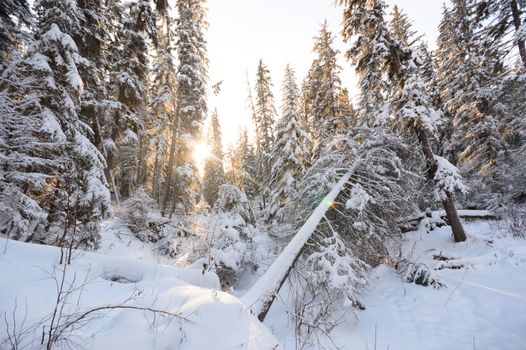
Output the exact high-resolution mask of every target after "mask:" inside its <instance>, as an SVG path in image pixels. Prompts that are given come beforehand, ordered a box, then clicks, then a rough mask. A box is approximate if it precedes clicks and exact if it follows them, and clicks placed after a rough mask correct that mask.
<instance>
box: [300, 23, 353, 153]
mask: <svg viewBox="0 0 526 350" xmlns="http://www.w3.org/2000/svg"><path fill="white" fill-rule="evenodd" d="M333 45H334V38H333V36H332V33H331V32H330V31H329V30H328V27H327V22H325V23H324V24H323V26H322V28H321V30H320V34H319V35H318V37H316V38H315V39H314V53H315V54H316V59H315V60H314V62H313V69H311V72H310V74H311V76H310V79H311V82H310V84H311V89H313V95H314V99H313V110H312V116H311V123H312V125H316V128H315V129H314V130H315V133H314V149H313V158H314V159H316V158H317V157H319V155H320V153H321V149H322V148H323V147H324V146H325V145H327V144H328V143H329V142H331V141H332V140H333V139H335V138H337V137H341V136H342V135H345V134H346V133H347V127H348V125H347V122H348V121H349V119H350V117H351V116H350V115H345V113H351V110H350V109H349V104H348V99H347V101H345V99H342V95H341V94H342V88H341V81H340V77H339V73H340V71H341V68H340V67H339V66H338V63H337V54H338V51H337V50H335V49H334V48H333V47H332V46H333ZM340 102H343V103H345V104H346V106H343V105H341V104H340Z"/></svg>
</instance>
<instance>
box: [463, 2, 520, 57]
mask: <svg viewBox="0 0 526 350" xmlns="http://www.w3.org/2000/svg"><path fill="white" fill-rule="evenodd" d="M473 6H474V7H475V12H476V16H477V19H478V21H480V22H483V21H487V22H489V23H488V24H486V25H485V28H484V29H483V34H484V35H487V36H489V37H490V38H491V39H492V40H494V41H497V42H500V43H501V47H502V50H504V51H512V50H511V48H512V47H513V46H516V47H517V51H518V54H519V57H520V59H521V61H522V63H523V65H524V67H526V44H525V43H526V18H525V14H526V3H525V2H524V1H521V0H518V1H517V0H493V1H488V0H477V1H475V3H474V4H473Z"/></svg>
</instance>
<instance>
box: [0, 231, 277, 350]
mask: <svg viewBox="0 0 526 350" xmlns="http://www.w3.org/2000/svg"><path fill="white" fill-rule="evenodd" d="M117 231H118V230H116V229H115V227H112V226H108V225H107V224H106V225H105V231H103V235H102V247H101V249H100V250H99V252H98V253H87V252H76V253H74V258H73V261H72V264H71V265H69V266H68V269H67V273H66V283H65V288H64V291H66V293H65V294H67V291H69V290H71V297H70V298H68V299H67V300H66V299H64V301H65V302H64V303H61V306H62V304H63V305H64V310H63V312H62V314H63V318H62V320H60V321H57V322H56V324H65V323H66V322H67V321H68V320H71V319H73V318H76V317H77V316H79V315H81V314H82V313H83V312H85V311H87V310H89V309H92V308H96V307H100V306H125V307H127V306H131V307H139V308H151V309H156V310H163V311H168V312H170V313H175V314H177V315H180V316H182V317H183V318H184V319H179V318H174V317H172V316H169V315H162V314H157V313H153V312H150V311H144V310H137V309H126V308H124V309H121V308H118V309H112V310H104V311H101V312H97V313H95V314H90V315H89V317H88V319H87V320H88V321H89V322H83V321H84V320H83V321H82V322H79V323H78V325H79V326H81V327H79V328H76V327H75V326H73V327H71V328H69V330H68V331H67V332H66V335H67V338H68V340H69V341H71V342H74V343H69V344H65V343H63V344H62V345H72V344H77V345H80V346H81V347H82V348H85V349H196V350H201V349H274V348H275V347H276V345H277V344H278V341H277V340H276V339H275V338H274V336H273V335H272V334H271V333H270V332H269V331H268V330H267V328H266V327H265V326H264V325H262V324H261V323H259V321H258V320H257V319H256V318H255V317H253V316H252V315H250V314H249V312H248V311H247V309H246V308H245V307H244V306H243V305H242V304H241V302H240V301H238V300H237V299H236V298H235V297H233V296H231V295H229V294H226V293H222V292H219V291H218V290H217V288H218V286H219V281H218V279H217V276H216V275H215V274H211V273H206V274H203V273H202V271H201V270H197V269H189V268H184V269H183V268H177V267H174V266H167V265H162V264H158V263H155V262H156V261H157V260H158V257H157V256H156V255H155V254H152V253H151V247H148V246H145V244H143V243H141V242H139V241H137V240H135V239H133V238H131V237H129V236H125V235H121V237H120V238H118V237H117V236H116V235H115V232H117ZM0 247H1V250H0V285H1V286H2V288H0V313H1V314H2V315H1V316H2V317H1V319H0V339H4V338H5V337H6V336H7V332H8V330H9V331H10V332H11V333H13V332H12V330H13V326H14V327H15V330H16V331H17V332H18V331H19V330H23V331H24V332H23V333H26V334H25V335H24V337H23V338H22V339H21V341H22V345H25V346H26V347H25V349H38V348H40V340H41V335H42V331H43V329H42V326H45V327H46V328H45V329H44V330H46V332H47V330H48V329H49V328H48V326H49V324H50V323H51V320H50V319H49V318H46V317H47V316H48V315H50V314H51V313H52V312H53V309H54V307H55V305H56V299H57V283H59V284H60V280H61V276H62V274H61V270H60V268H61V266H60V265H57V263H58V261H59V256H60V250H59V249H57V248H55V247H50V246H42V245H35V244H28V243H21V242H16V241H7V240H5V239H4V238H1V239H0ZM62 266H63V265H62ZM53 276H55V277H53ZM73 281H74V282H73ZM70 285H71V286H73V287H72V288H70V287H69V286H70ZM63 295H64V293H63ZM78 301H80V302H79V305H77V302H78ZM15 305H16V306H15ZM26 310H27V318H26V319H25V321H24V317H25V316H24V315H25V314H26ZM4 313H5V314H4ZM4 315H5V317H6V318H5V319H4ZM13 315H14V316H13ZM68 316H69V319H68V318H67V317H68ZM42 319H44V322H43V324H40V325H39V326H37V327H36V328H35V327H34V326H35V325H37V324H38V323H39V322H40V321H41V320H42ZM6 320H7V322H6ZM15 320H16V325H15ZM22 322H23V324H22ZM8 327H9V328H8ZM26 330H27V332H25V331H26ZM70 330H71V331H72V332H71V334H68V333H70V332H69V331H70ZM46 336H47V335H46ZM0 342H1V340H0ZM4 348H5V349H10V348H11V347H9V345H8V344H6V343H4V344H0V349H4ZM20 348H24V347H20ZM54 348H57V349H60V348H62V347H61V346H60V344H59V345H57V346H56V347H54ZM66 348H67V347H66Z"/></svg>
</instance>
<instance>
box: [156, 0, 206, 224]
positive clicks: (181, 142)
mask: <svg viewBox="0 0 526 350" xmlns="http://www.w3.org/2000/svg"><path fill="white" fill-rule="evenodd" d="M203 4H204V1H203V0H178V1H177V12H178V14H179V18H178V20H177V28H176V35H177V43H176V50H177V57H178V64H179V65H178V68H177V84H178V85H177V95H176V112H175V113H176V115H175V125H176V130H177V135H175V134H174V133H173V134H172V140H171V145H170V153H169V160H168V164H167V171H166V176H165V179H166V180H165V190H164V197H163V200H162V203H161V213H162V214H163V215H164V214H165V212H166V208H167V205H168V203H169V202H170V201H171V209H170V213H171V214H172V213H173V212H174V211H175V209H176V208H177V209H178V210H181V211H183V212H187V211H189V210H190V209H191V208H193V205H194V198H195V191H196V187H197V185H196V184H197V176H198V175H197V169H196V166H195V164H194V163H193V160H192V156H191V152H192V147H193V144H194V143H195V142H196V140H197V139H198V136H199V133H200V131H201V126H202V123H203V122H204V120H205V118H206V113H207V104H206V84H207V79H208V75H207V70H208V58H207V55H206V40H205V38H204V30H205V29H206V27H207V22H206V19H205V15H206V11H205V8H204V7H203ZM174 136H177V137H174ZM176 143H177V152H176V149H175V148H176V147H175V145H176ZM172 182H173V183H175V184H177V185H176V186H173V185H172Z"/></svg>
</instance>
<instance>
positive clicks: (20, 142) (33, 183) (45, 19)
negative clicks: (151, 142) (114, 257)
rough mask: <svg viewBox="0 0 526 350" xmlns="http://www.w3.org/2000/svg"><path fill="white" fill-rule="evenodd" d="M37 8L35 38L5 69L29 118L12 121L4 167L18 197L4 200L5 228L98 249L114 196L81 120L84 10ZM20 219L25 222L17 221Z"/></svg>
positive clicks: (45, 1) (46, 0)
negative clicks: (78, 37) (79, 38)
mask: <svg viewBox="0 0 526 350" xmlns="http://www.w3.org/2000/svg"><path fill="white" fill-rule="evenodd" d="M36 9H37V13H38V25H37V30H36V33H35V42H34V44H33V45H31V46H30V47H29V49H28V52H27V56H26V57H25V59H24V60H22V61H20V62H19V63H18V64H17V65H16V66H15V67H14V68H13V69H12V71H10V72H8V74H7V76H8V77H9V79H16V80H18V81H19V84H18V85H17V86H16V87H14V88H12V89H10V90H9V91H7V93H8V94H9V96H11V97H12V100H15V99H16V100H18V102H17V103H16V111H17V116H20V117H22V118H23V119H25V120H26V121H27V122H28V123H27V124H23V125H22V124H20V122H19V121H16V122H13V123H10V125H11V126H12V129H10V130H8V138H7V139H8V142H7V147H6V148H7V150H6V154H7V155H9V156H8V157H7V158H6V159H4V162H3V164H2V167H3V169H4V173H5V175H4V181H5V183H7V184H8V185H7V187H8V191H10V192H11V193H13V194H14V195H15V197H14V198H16V199H17V200H16V202H14V203H8V204H6V202H3V204H4V205H6V206H8V207H10V211H9V212H10V213H11V214H12V215H10V217H11V219H9V218H7V219H6V218H2V223H3V225H4V228H3V232H5V233H7V234H8V235H10V236H11V237H13V238H16V239H25V240H26V241H37V242H43V243H48V244H57V245H61V246H62V245H65V244H70V245H72V246H83V247H90V248H93V247H96V246H97V244H98V241H99V238H100V236H99V234H98V225H97V223H98V222H99V220H100V219H101V217H102V216H103V215H104V213H105V212H107V211H108V210H109V204H110V203H109V201H110V200H109V193H108V190H107V186H106V180H105V177H104V173H103V169H104V158H103V156H102V155H101V154H100V152H99V151H98V150H97V149H96V147H95V146H94V145H93V144H92V143H91V142H90V140H89V137H90V135H92V130H91V128H90V127H89V125H87V124H86V123H84V122H83V121H82V120H81V118H80V117H79V110H80V96H81V94H82V91H83V87H84V84H83V81H82V79H81V77H80V75H79V73H78V65H79V64H80V63H81V62H83V61H84V58H83V57H81V56H80V54H79V51H78V48H77V45H76V44H75V41H74V40H73V38H72V36H71V35H70V33H75V32H76V31H77V30H78V28H79V25H80V21H79V19H80V14H79V12H78V8H77V6H76V4H75V3H73V2H70V1H51V0H41V1H38V2H37V3H36ZM21 96H25V98H24V99H19V97H21ZM10 158H11V159H10ZM3 199H5V198H3ZM28 212H31V213H30V215H26V214H27V213H28ZM20 218H22V219H21V220H22V221H23V223H20V222H15V220H18V219H20ZM44 218H45V223H44V222H43V219H44ZM35 221H36V222H35ZM27 228H30V230H28V231H22V229H27Z"/></svg>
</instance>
